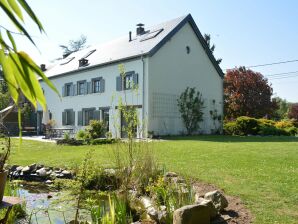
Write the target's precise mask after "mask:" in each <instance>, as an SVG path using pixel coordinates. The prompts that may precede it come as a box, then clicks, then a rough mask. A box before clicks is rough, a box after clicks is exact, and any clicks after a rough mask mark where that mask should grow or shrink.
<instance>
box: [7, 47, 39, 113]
mask: <svg viewBox="0 0 298 224" xmlns="http://www.w3.org/2000/svg"><path fill="white" fill-rule="evenodd" d="M9 58H10V59H11V63H10V64H11V67H12V69H13V73H14V77H15V79H16V81H17V83H18V84H19V87H20V89H21V91H22V93H23V94H24V95H25V97H26V98H27V99H28V100H29V101H30V102H31V103H32V104H33V105H34V107H36V106H37V103H36V96H35V94H34V90H33V86H32V84H31V83H30V79H29V77H28V76H26V75H25V73H24V70H23V67H22V65H21V62H20V60H19V58H18V55H17V54H16V53H13V52H10V53H9Z"/></svg>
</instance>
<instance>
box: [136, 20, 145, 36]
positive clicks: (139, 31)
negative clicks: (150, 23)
mask: <svg viewBox="0 0 298 224" xmlns="http://www.w3.org/2000/svg"><path fill="white" fill-rule="evenodd" d="M144 26H145V25H144V24H143V23H139V24H137V35H138V36H139V35H142V34H144V33H145V28H144Z"/></svg>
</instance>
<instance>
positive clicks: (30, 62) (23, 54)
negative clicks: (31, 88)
mask: <svg viewBox="0 0 298 224" xmlns="http://www.w3.org/2000/svg"><path fill="white" fill-rule="evenodd" d="M18 54H19V56H20V57H21V58H22V59H24V60H25V61H26V62H27V63H28V65H29V66H30V67H31V69H32V70H33V71H34V72H35V73H36V74H37V75H38V76H40V77H41V78H42V80H43V81H44V82H45V83H46V84H47V85H48V86H49V87H50V88H51V89H52V90H53V91H54V92H56V93H57V94H58V96H59V97H61V96H60V93H59V91H58V90H57V89H56V87H55V86H54V85H53V83H52V82H51V81H50V80H49V79H48V77H46V75H45V74H44V73H43V72H42V71H41V69H40V68H39V67H38V65H36V64H35V62H34V61H33V60H32V59H31V58H30V56H29V55H28V54H26V52H23V51H20V52H18Z"/></svg>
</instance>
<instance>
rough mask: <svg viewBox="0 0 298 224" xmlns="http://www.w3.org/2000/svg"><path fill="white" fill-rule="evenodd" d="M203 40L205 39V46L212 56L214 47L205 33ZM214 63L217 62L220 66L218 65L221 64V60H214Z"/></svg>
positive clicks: (208, 35)
mask: <svg viewBox="0 0 298 224" xmlns="http://www.w3.org/2000/svg"><path fill="white" fill-rule="evenodd" d="M204 39H205V41H206V44H207V46H208V47H209V49H210V51H211V52H212V54H214V50H215V45H214V44H212V45H211V35H210V34H207V33H205V34H204ZM216 62H217V63H218V64H220V63H221V62H222V59H221V58H219V59H216Z"/></svg>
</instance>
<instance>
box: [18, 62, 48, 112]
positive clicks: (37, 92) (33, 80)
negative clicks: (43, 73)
mask: <svg viewBox="0 0 298 224" xmlns="http://www.w3.org/2000/svg"><path fill="white" fill-rule="evenodd" d="M20 61H21V63H22V66H23V69H24V72H25V75H26V76H27V77H28V78H29V82H30V84H31V85H32V90H33V91H34V96H35V97H36V98H35V100H36V102H38V103H40V105H41V106H42V108H43V109H44V110H45V109H46V99H45V97H44V94H43V91H42V88H41V86H40V84H39V81H38V80H37V77H36V75H35V73H34V71H33V70H31V68H30V66H28V63H27V62H26V61H25V60H24V59H23V58H21V57H20Z"/></svg>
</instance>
